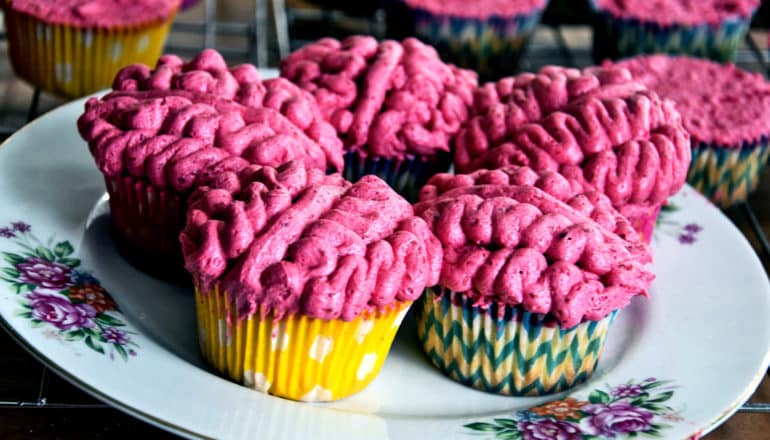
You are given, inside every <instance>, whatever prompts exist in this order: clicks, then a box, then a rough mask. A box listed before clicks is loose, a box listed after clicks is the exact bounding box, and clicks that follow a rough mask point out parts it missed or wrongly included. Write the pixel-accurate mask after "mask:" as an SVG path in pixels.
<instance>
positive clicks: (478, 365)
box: [417, 289, 617, 396]
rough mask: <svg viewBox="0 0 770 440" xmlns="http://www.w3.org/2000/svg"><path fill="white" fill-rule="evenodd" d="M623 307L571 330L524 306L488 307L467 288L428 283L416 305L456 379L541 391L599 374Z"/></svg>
mask: <svg viewBox="0 0 770 440" xmlns="http://www.w3.org/2000/svg"><path fill="white" fill-rule="evenodd" d="M616 313H617V311H615V312H612V313H611V314H610V315H608V316H607V317H605V318H604V319H602V320H601V321H596V322H594V321H586V322H583V323H581V324H578V325H577V326H575V327H573V328H571V329H566V330H565V329H562V328H561V327H559V326H558V324H557V323H556V322H555V321H554V320H553V319H552V318H550V317H547V316H546V315H542V314H536V313H529V312H526V311H524V310H523V309H522V308H521V307H511V306H506V305H500V304H492V305H491V306H490V307H489V309H487V310H485V309H482V308H480V307H477V306H474V305H473V303H472V300H470V299H467V298H465V297H464V296H463V295H462V294H458V293H455V292H451V291H449V290H443V291H439V294H437V293H436V292H435V291H433V290H431V289H428V290H427V291H426V294H425V296H424V297H423V299H422V301H421V302H420V306H418V308H417V333H418V336H419V339H420V342H421V343H422V346H423V350H424V351H425V353H426V354H427V355H428V358H430V361H431V362H432V363H433V365H435V366H436V367H438V369H439V370H441V371H442V372H443V373H444V374H446V375H448V376H449V377H450V378H452V379H454V380H455V381H457V382H460V383H462V384H464V385H468V386H471V387H473V388H477V389H480V390H483V391H488V392H492V393H498V394H505V395H515V396H539V395H543V394H549V393H556V392H559V391H564V390H566V389H568V388H571V387H573V386H575V385H577V384H579V383H581V382H583V381H585V380H586V379H587V378H588V377H589V376H590V375H591V373H593V371H594V368H595V367H596V364H597V362H598V360H599V355H600V354H601V352H602V349H603V347H604V341H605V338H606V336H607V331H608V330H609V327H610V324H611V323H612V321H613V319H614V318H615V314H616Z"/></svg>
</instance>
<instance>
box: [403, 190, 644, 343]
mask: <svg viewBox="0 0 770 440" xmlns="http://www.w3.org/2000/svg"><path fill="white" fill-rule="evenodd" d="M415 212H416V213H417V215H418V216H420V217H422V218H423V219H424V220H425V221H426V222H427V223H428V225H429V227H430V229H431V230H432V231H433V232H434V234H435V235H436V237H437V238H438V240H439V241H440V242H441V245H442V247H443V250H444V258H443V266H442V270H441V277H440V280H439V285H440V286H442V287H444V288H447V289H450V290H452V291H455V292H460V293H463V294H465V295H467V296H469V297H471V298H473V299H474V301H475V302H476V303H478V304H480V305H485V304H489V303H491V302H497V303H502V304H507V305H511V306H516V305H521V306H522V307H524V309H525V310H527V311H529V312H533V313H543V314H549V315H551V316H552V317H554V318H555V319H556V320H557V321H558V322H559V324H560V325H561V327H563V328H570V327H572V326H574V325H576V324H578V323H580V322H581V321H583V320H594V321H595V320H600V319H601V318H603V317H604V316H606V315H608V314H609V313H610V312H612V311H613V310H617V309H619V308H622V307H625V306H626V305H627V304H628V302H629V301H630V299H631V298H632V297H633V296H635V295H639V294H642V295H646V289H647V288H648V286H649V284H650V283H651V282H652V280H653V279H654V275H653V274H652V273H651V272H650V271H649V270H647V269H646V268H645V261H644V260H642V259H640V258H639V255H635V254H634V253H633V252H632V251H631V250H629V249H632V248H634V245H633V244H631V243H629V242H628V241H626V240H623V239H622V238H621V237H619V236H618V235H616V234H614V233H612V232H610V231H609V230H607V229H605V228H603V227H601V226H600V225H599V224H597V223H596V222H594V221H593V220H591V219H590V218H589V217H587V216H585V215H583V214H582V213H580V212H579V211H577V210H576V209H574V208H572V207H570V206H568V205H566V204H564V203H562V202H560V201H559V200H558V199H557V198H555V197H553V196H551V195H549V194H547V193H546V192H544V191H542V190H540V189H538V188H536V187H533V186H516V185H507V184H484V185H474V186H466V187H461V188H458V189H454V190H449V191H446V192H444V193H442V194H441V195H438V196H437V197H435V198H429V199H426V200H423V201H421V202H420V203H418V204H417V205H415ZM632 235H633V234H632Z"/></svg>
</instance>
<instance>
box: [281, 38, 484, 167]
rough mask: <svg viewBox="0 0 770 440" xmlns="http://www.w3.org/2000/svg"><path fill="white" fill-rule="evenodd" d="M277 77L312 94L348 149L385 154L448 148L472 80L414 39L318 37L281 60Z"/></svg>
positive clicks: (462, 116)
mask: <svg viewBox="0 0 770 440" xmlns="http://www.w3.org/2000/svg"><path fill="white" fill-rule="evenodd" d="M281 75H282V76H283V77H285V78H288V79H289V80H291V81H292V82H294V83H296V84H298V85H299V86H300V87H301V88H303V89H305V90H307V91H309V92H310V93H312V94H313V95H314V96H315V97H316V99H317V100H318V103H319V106H320V108H321V112H322V113H323V115H324V117H325V118H326V119H327V120H328V121H329V122H330V123H331V124H332V125H333V126H334V127H335V128H336V129H337V131H338V133H339V134H340V136H341V137H342V138H343V141H344V142H345V147H346V149H347V150H348V151H357V152H358V153H359V154H360V155H362V156H367V155H373V156H377V157H389V158H404V157H405V156H417V155H422V156H430V155H434V154H436V153H438V152H440V151H449V148H450V142H451V141H452V138H453V137H454V135H455V134H456V133H457V132H458V131H459V130H460V128H461V126H462V124H463V123H464V122H465V121H466V119H467V117H468V107H469V106H470V104H471V102H472V99H473V90H474V89H475V87H476V85H477V79H476V74H475V73H473V72H471V71H468V70H463V69H460V68H457V67H455V66H452V65H448V64H445V63H444V62H442V61H441V59H439V57H438V54H437V53H436V51H435V49H433V48H432V47H430V46H427V45H425V44H423V43H421V42H420V41H418V40H416V39H414V38H407V39H405V40H404V41H403V42H402V43H399V42H397V41H392V40H386V41H383V42H381V43H378V42H377V40H375V39H374V38H372V37H368V36H352V37H348V38H346V39H344V40H342V41H338V40H335V39H331V38H324V39H321V40H319V41H317V42H314V43H311V44H308V45H306V46H305V47H303V48H301V49H299V50H297V51H295V52H294V53H292V54H291V55H289V56H288V57H287V58H286V59H284V60H283V61H282V62H281Z"/></svg>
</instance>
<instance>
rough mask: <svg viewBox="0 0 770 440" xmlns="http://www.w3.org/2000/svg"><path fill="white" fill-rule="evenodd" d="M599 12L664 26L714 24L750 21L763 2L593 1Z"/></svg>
mask: <svg viewBox="0 0 770 440" xmlns="http://www.w3.org/2000/svg"><path fill="white" fill-rule="evenodd" d="M594 1H595V2H596V6H597V8H598V9H599V10H603V11H607V12H609V13H610V14H612V15H614V16H616V17H620V18H625V19H636V20H640V21H648V22H653V23H657V24H662V25H672V24H683V25H698V24H713V25H718V24H719V23H720V22H722V21H723V20H725V19H729V18H734V17H740V18H750V17H751V16H752V14H753V13H754V11H755V10H756V9H757V8H758V7H759V4H760V3H761V0H643V1H640V0H594Z"/></svg>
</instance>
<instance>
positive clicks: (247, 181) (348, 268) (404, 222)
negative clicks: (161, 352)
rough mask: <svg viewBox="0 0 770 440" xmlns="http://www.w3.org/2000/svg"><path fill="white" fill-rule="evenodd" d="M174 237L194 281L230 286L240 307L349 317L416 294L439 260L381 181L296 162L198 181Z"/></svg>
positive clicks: (431, 279) (245, 311) (421, 225)
mask: <svg viewBox="0 0 770 440" xmlns="http://www.w3.org/2000/svg"><path fill="white" fill-rule="evenodd" d="M180 239H181V242H182V250H183V253H184V256H185V263H186V264H185V265H186V267H187V269H188V270H189V271H190V272H191V273H192V274H193V276H194V277H195V279H196V282H198V283H200V284H201V285H202V286H203V287H204V289H208V288H210V287H211V286H212V285H214V284H216V285H218V286H219V287H220V288H223V289H225V290H226V291H227V292H229V293H230V294H231V295H232V296H231V298H233V300H234V302H235V306H236V307H237V310H238V312H239V316H248V315H251V314H254V313H257V312H259V313H262V314H263V316H265V315H267V314H269V313H272V314H273V316H274V317H276V318H280V317H282V316H284V315H286V314H292V313H302V314H305V315H307V316H310V317H314V318H320V319H326V320H329V319H343V320H346V321H349V320H352V319H355V318H356V317H357V316H359V315H361V314H362V313H364V312H365V311H369V310H372V309H385V308H388V307H390V306H392V304H394V302H403V301H412V300H414V299H416V298H417V297H418V296H419V295H420V294H421V293H422V291H423V289H424V288H425V287H426V286H430V285H434V284H435V283H436V282H437V281H438V276H439V273H440V270H441V256H442V253H441V246H440V244H439V243H438V241H437V240H436V238H435V237H434V236H433V234H432V233H431V232H430V230H429V229H428V226H427V225H426V224H425V222H424V221H423V220H422V219H419V218H417V217H415V216H414V213H413V210H412V206H411V205H410V204H409V203H408V202H407V201H406V200H404V199H403V198H402V197H401V196H399V195H398V194H396V193H395V192H394V191H393V190H392V189H391V188H390V187H389V186H388V185H387V184H386V183H385V182H383V181H382V180H380V179H379V178H377V177H375V176H366V177H364V178H363V179H361V180H360V181H359V182H357V183H355V184H351V183H349V182H346V181H344V180H343V179H342V177H341V176H340V175H338V174H335V175H328V176H327V175H324V174H323V173H322V172H321V171H318V170H315V169H308V168H306V167H304V166H303V165H302V164H301V163H298V162H290V163H287V164H285V165H283V166H282V167H280V168H278V169H274V168H270V167H257V166H251V167H249V168H247V169H244V170H241V171H239V172H232V171H231V172H229V173H224V174H222V175H220V176H219V177H218V179H216V181H213V182H212V186H210V187H209V186H204V187H200V188H198V189H196V190H195V191H194V192H193V193H192V195H191V196H190V207H189V209H188V214H187V225H186V227H185V229H184V231H183V232H182V234H181V236H180Z"/></svg>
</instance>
